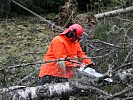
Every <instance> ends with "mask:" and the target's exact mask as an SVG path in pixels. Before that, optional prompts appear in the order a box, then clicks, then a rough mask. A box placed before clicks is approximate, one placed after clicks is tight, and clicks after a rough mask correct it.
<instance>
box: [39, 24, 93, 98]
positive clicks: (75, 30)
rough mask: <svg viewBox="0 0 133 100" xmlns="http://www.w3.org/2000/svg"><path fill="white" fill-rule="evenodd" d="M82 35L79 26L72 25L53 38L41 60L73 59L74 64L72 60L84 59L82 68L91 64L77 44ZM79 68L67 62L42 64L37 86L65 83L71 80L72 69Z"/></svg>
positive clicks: (81, 29)
mask: <svg viewBox="0 0 133 100" xmlns="http://www.w3.org/2000/svg"><path fill="white" fill-rule="evenodd" d="M82 33H83V28H82V26H81V25H79V24H73V25H71V26H69V28H68V29H66V30H64V32H62V33H60V34H59V35H58V36H56V37H54V38H53V40H52V42H51V44H50V47H49V49H48V51H47V53H46V55H45V57H44V58H43V60H44V61H47V60H57V59H73V61H74V62H77V61H75V60H74V59H75V58H85V59H82V60H81V63H82V66H83V65H89V64H93V62H92V61H91V60H90V59H89V58H87V56H86V55H85V53H84V52H83V51H82V49H81V47H80V44H79V42H78V41H79V40H80V39H81V37H82ZM79 66H81V65H78V64H76V63H72V62H68V61H61V62H51V63H46V64H42V65H41V68H40V74H39V77H40V81H39V85H44V84H45V83H60V82H66V81H68V79H69V78H73V76H74V67H79ZM60 100H69V97H62V98H61V99H60Z"/></svg>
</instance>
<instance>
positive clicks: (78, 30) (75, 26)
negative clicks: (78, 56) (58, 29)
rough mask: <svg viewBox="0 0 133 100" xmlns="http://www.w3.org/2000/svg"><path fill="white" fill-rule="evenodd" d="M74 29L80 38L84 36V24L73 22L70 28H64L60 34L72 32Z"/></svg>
mask: <svg viewBox="0 0 133 100" xmlns="http://www.w3.org/2000/svg"><path fill="white" fill-rule="evenodd" d="M73 30H76V35H77V36H78V37H79V38H81V37H82V33H83V28H82V26H81V25H79V24H73V25H71V26H69V28H68V29H66V30H64V32H63V33H60V35H61V34H66V33H67V32H71V31H73Z"/></svg>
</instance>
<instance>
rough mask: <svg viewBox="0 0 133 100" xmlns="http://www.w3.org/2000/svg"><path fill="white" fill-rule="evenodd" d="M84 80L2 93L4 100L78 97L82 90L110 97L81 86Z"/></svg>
mask: <svg viewBox="0 0 133 100" xmlns="http://www.w3.org/2000/svg"><path fill="white" fill-rule="evenodd" d="M83 81H84V80H83V79H81V80H78V81H72V82H64V83H56V84H46V85H43V86H36V87H26V86H13V87H9V88H3V89H1V90H0V91H1V92H2V93H3V96H2V100H38V98H39V97H43V98H44V99H48V98H54V97H59V96H61V95H62V94H65V95H71V96H73V95H76V94H78V93H80V92H81V90H84V91H87V94H89V93H90V92H94V93H97V94H99V95H102V96H103V98H105V97H108V96H110V95H109V94H108V93H106V92H104V91H103V90H100V89H98V88H97V87H94V86H91V85H89V84H90V83H89V84H86V83H85V84H86V85H85V84H81V82H83Z"/></svg>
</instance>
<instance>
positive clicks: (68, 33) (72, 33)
mask: <svg viewBox="0 0 133 100" xmlns="http://www.w3.org/2000/svg"><path fill="white" fill-rule="evenodd" d="M75 33H76V29H73V31H70V32H67V33H66V34H65V36H66V37H67V38H72V37H74V36H75Z"/></svg>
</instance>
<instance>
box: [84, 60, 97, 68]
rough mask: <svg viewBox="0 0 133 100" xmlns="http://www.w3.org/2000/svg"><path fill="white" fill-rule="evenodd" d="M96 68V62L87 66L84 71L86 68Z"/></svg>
mask: <svg viewBox="0 0 133 100" xmlns="http://www.w3.org/2000/svg"><path fill="white" fill-rule="evenodd" d="M94 66H96V64H95V63H94V62H92V63H91V64H88V65H86V66H85V67H84V70H85V69H86V68H88V67H90V68H94Z"/></svg>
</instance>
